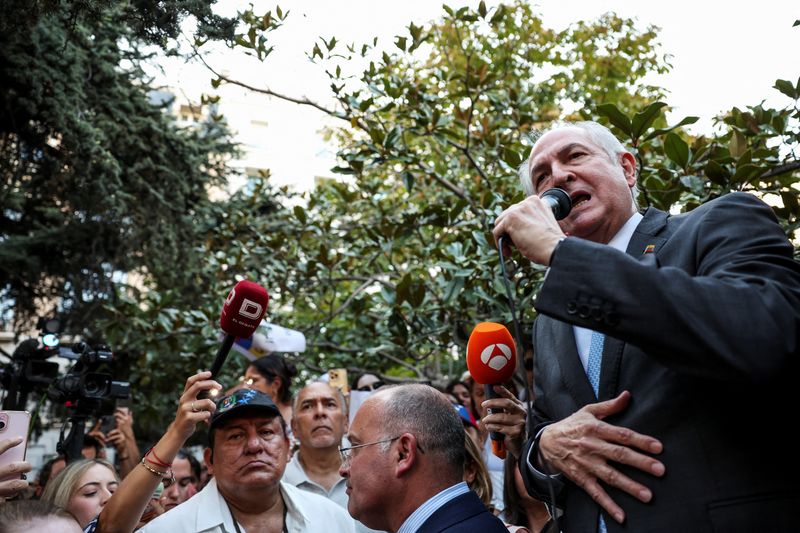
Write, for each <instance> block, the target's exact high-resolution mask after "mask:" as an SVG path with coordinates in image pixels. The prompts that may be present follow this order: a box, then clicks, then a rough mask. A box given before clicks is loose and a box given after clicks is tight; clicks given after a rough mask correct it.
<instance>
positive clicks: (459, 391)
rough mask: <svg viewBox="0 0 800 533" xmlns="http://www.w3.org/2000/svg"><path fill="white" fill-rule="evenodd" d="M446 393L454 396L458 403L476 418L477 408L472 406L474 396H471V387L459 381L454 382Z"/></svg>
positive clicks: (446, 388) (446, 389) (449, 384)
mask: <svg viewBox="0 0 800 533" xmlns="http://www.w3.org/2000/svg"><path fill="white" fill-rule="evenodd" d="M444 390H445V392H447V393H448V394H452V395H453V397H455V399H456V400H458V403H460V404H461V405H463V406H464V407H466V408H467V409H469V412H470V413H472V415H473V416H475V406H474V405H472V395H471V394H470V390H469V385H467V384H466V383H464V382H463V381H459V380H457V379H454V380H452V381H451V382H450V383H448V384H447V387H445V389H444Z"/></svg>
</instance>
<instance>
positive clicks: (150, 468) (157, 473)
mask: <svg viewBox="0 0 800 533" xmlns="http://www.w3.org/2000/svg"><path fill="white" fill-rule="evenodd" d="M139 464H141V465H142V466H143V467H145V468H146V469H147V470H149V471H150V472H152V474H153V475H154V476H158V477H164V476H166V475H167V471H166V470H165V471H163V472H159V471H158V470H156V469H155V468H152V467H151V466H150V465H148V464H147V463H145V462H144V457H142V460H141V461H139Z"/></svg>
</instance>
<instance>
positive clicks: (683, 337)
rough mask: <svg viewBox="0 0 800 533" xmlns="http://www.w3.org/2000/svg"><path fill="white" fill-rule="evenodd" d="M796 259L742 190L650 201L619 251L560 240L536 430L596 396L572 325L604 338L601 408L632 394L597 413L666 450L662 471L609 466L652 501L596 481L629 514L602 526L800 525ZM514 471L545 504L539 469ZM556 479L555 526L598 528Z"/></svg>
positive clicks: (592, 512) (538, 363) (542, 306)
mask: <svg viewBox="0 0 800 533" xmlns="http://www.w3.org/2000/svg"><path fill="white" fill-rule="evenodd" d="M651 245H652V246H651ZM646 250H652V253H644V252H645V251H646ZM792 253H793V250H792V246H791V245H790V244H789V242H788V241H787V239H786V237H785V235H784V233H783V231H782V230H781V228H780V226H779V225H778V224H777V223H776V220H775V217H774V214H773V213H772V210H771V209H770V208H769V207H768V206H766V205H765V204H764V203H762V202H761V201H760V200H758V199H756V198H755V197H753V196H751V195H748V194H742V193H733V194H728V195H726V196H723V197H721V198H719V199H716V200H714V201H711V202H709V203H707V204H705V205H702V206H700V207H698V208H697V209H695V210H693V211H691V212H689V213H686V214H681V215H675V216H670V215H668V214H667V213H664V212H661V211H658V210H656V209H652V208H650V209H648V210H647V211H646V212H645V213H644V219H643V220H642V221H641V222H640V223H639V226H638V227H637V229H636V232H635V233H634V235H633V237H632V239H631V241H630V244H629V246H628V249H627V254H624V253H622V252H619V251H617V250H614V249H613V248H611V247H609V246H603V245H599V244H596V243H592V242H589V241H585V240H581V239H576V238H568V239H566V240H564V241H563V242H562V243H561V244H559V246H558V247H557V249H556V252H555V254H554V256H553V261H552V263H551V268H550V271H549V272H548V275H547V278H546V280H545V282H544V285H543V287H542V290H541V292H540V294H539V297H538V299H537V301H536V304H535V307H536V309H537V311H538V312H539V318H538V319H537V321H536V324H535V327H534V345H535V374H534V375H535V398H536V405H535V409H534V414H533V416H532V417H531V426H530V429H531V432H532V435H535V432H536V431H537V430H538V429H540V428H542V427H543V426H544V425H546V424H547V423H548V422H550V421H556V420H560V419H563V418H565V417H567V416H569V415H571V414H572V413H574V412H575V411H577V410H578V409H580V408H581V407H583V406H584V405H586V404H589V403H594V402H596V401H598V399H596V398H595V397H594V393H593V392H592V389H591V386H590V384H589V381H588V379H587V378H586V374H585V373H584V369H583V367H582V366H581V363H580V359H579V357H578V354H577V349H576V346H575V339H574V335H573V332H572V325H573V324H574V325H578V326H582V327H586V328H591V329H594V330H597V331H601V332H603V333H605V334H606V343H605V347H604V353H603V362H602V368H601V376H600V392H599V401H602V400H608V399H611V398H613V397H615V396H617V395H618V394H619V393H620V392H622V391H624V390H629V391H630V392H631V394H632V399H631V402H630V404H629V405H628V407H627V409H626V410H625V411H623V412H622V413H619V414H618V415H615V416H613V417H610V418H608V419H607V420H606V421H607V422H609V423H612V424H616V425H619V426H624V427H628V428H631V429H633V430H635V431H638V432H640V433H644V434H647V435H651V436H653V437H656V438H658V439H659V440H660V441H661V442H662V443H663V444H664V451H663V453H661V454H660V455H659V459H660V460H661V461H662V462H663V463H664V465H665V467H666V474H665V475H664V476H663V477H662V478H656V477H652V476H649V475H648V474H644V473H642V472H639V471H637V470H634V469H631V468H627V467H622V466H619V469H620V470H621V471H623V472H624V473H625V474H626V475H628V476H630V477H631V478H633V479H635V480H637V481H639V482H641V483H642V484H644V485H646V486H647V487H649V488H650V489H652V491H653V495H654V496H653V500H652V501H651V502H650V503H647V504H645V503H641V502H639V501H638V500H635V499H634V498H632V497H630V496H628V495H626V494H624V493H622V492H620V491H619V490H617V489H614V488H612V487H605V488H606V490H607V491H608V492H609V494H610V495H611V497H612V498H614V500H615V501H616V502H617V503H618V504H619V505H620V506H621V507H622V508H623V509H624V510H625V512H626V516H627V517H626V522H625V523H624V524H623V525H621V526H620V525H619V524H617V523H616V522H615V521H614V520H613V519H612V518H610V517H609V516H608V515H606V517H605V521H606V524H607V527H608V531H609V532H614V531H623V530H624V531H636V532H641V531H665V532H666V531H670V532H672V531H683V532H695V531H720V532H726V533H727V532H738V531H741V532H752V531H770V532H775V531H798V530H800V446H798V445H797V442H796V441H794V440H793V439H791V438H788V434H789V433H791V432H793V431H794V430H795V429H796V425H797V421H798V419H800V418H799V417H798V411H797V406H798V401H797V394H796V393H795V392H794V391H797V390H800V364H798V359H800V349H798V345H800V340H799V338H798V335H799V334H800V327H798V325H800V265H799V264H798V263H797V262H796V261H794V260H793V258H792ZM531 446H532V441H529V442H528V444H527V446H526V449H525V453H526V454H527V452H529V451H530V448H531ZM534 456H535V455H534ZM523 466H524V465H523ZM523 471H524V474H523V475H524V478H525V481H526V484H527V485H528V487H529V490H530V491H531V492H532V494H534V495H537V496H538V497H540V498H542V499H545V500H549V496H548V494H549V487H548V485H547V483H546V482H545V481H544V480H543V478H542V477H541V476H539V475H537V474H536V473H534V472H532V471H530V470H528V469H527V468H523ZM554 486H555V488H556V490H558V488H559V487H558V486H559V483H555V484H554ZM561 488H562V489H563V490H561V491H560V496H559V497H558V498H557V499H559V501H560V505H561V506H562V507H563V509H564V516H563V518H562V521H561V525H562V528H563V531H565V532H594V531H596V530H597V519H598V512H599V506H597V505H596V504H595V503H594V502H593V501H592V500H591V499H590V498H589V496H588V495H587V494H586V493H585V492H584V491H583V490H581V489H579V488H578V487H576V486H574V485H572V484H571V482H569V481H568V480H566V478H564V483H563V486H562V487H561Z"/></svg>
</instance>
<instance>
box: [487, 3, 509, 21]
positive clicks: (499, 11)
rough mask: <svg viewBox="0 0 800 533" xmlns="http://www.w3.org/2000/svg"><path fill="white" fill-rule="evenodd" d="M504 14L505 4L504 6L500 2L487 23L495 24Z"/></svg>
mask: <svg viewBox="0 0 800 533" xmlns="http://www.w3.org/2000/svg"><path fill="white" fill-rule="evenodd" d="M505 15H506V6H504V5H503V4H500V5H499V6H498V7H497V11H495V12H494V15H492V18H491V20H489V23H490V24H497V23H498V22H500V21H501V20H503V17H504V16H505Z"/></svg>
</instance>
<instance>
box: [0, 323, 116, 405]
mask: <svg viewBox="0 0 800 533" xmlns="http://www.w3.org/2000/svg"><path fill="white" fill-rule="evenodd" d="M37 327H38V328H39V329H40V338H41V342H40V340H39V339H36V338H31V339H27V340H24V341H22V342H21V343H20V344H19V345H18V346H17V348H16V349H15V350H14V353H13V354H12V355H11V362H10V363H9V364H8V365H6V367H5V368H2V369H0V385H2V386H3V388H4V389H5V390H6V391H8V393H7V395H6V398H5V400H4V401H3V409H7V410H24V409H25V408H26V404H27V398H28V394H29V393H31V392H34V391H36V392H41V393H43V392H47V395H48V397H49V398H50V399H51V400H53V401H54V402H59V403H63V404H65V405H66V406H67V408H68V409H71V410H72V411H73V412H75V413H76V414H79V415H100V414H107V413H111V412H113V411H114V406H113V403H114V401H115V400H118V399H124V398H128V396H129V392H130V384H129V383H128V382H127V381H115V380H114V379H113V376H112V375H111V373H110V366H109V365H110V363H111V362H112V361H113V359H114V355H113V353H112V352H111V350H110V348H108V347H107V346H104V345H100V346H96V347H90V346H89V345H88V344H86V343H84V342H79V343H76V344H74V345H72V346H70V347H64V346H61V342H60V337H59V335H60V327H61V325H60V322H59V321H58V320H57V319H54V318H50V319H47V318H40V319H39V322H38V324H37ZM54 355H58V356H60V357H64V358H66V359H71V360H74V361H75V364H74V365H73V366H72V368H70V369H69V371H67V373H66V374H65V375H63V376H61V377H59V375H58V374H59V366H58V363H56V362H52V361H47V359H49V358H50V357H52V356H54Z"/></svg>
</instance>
